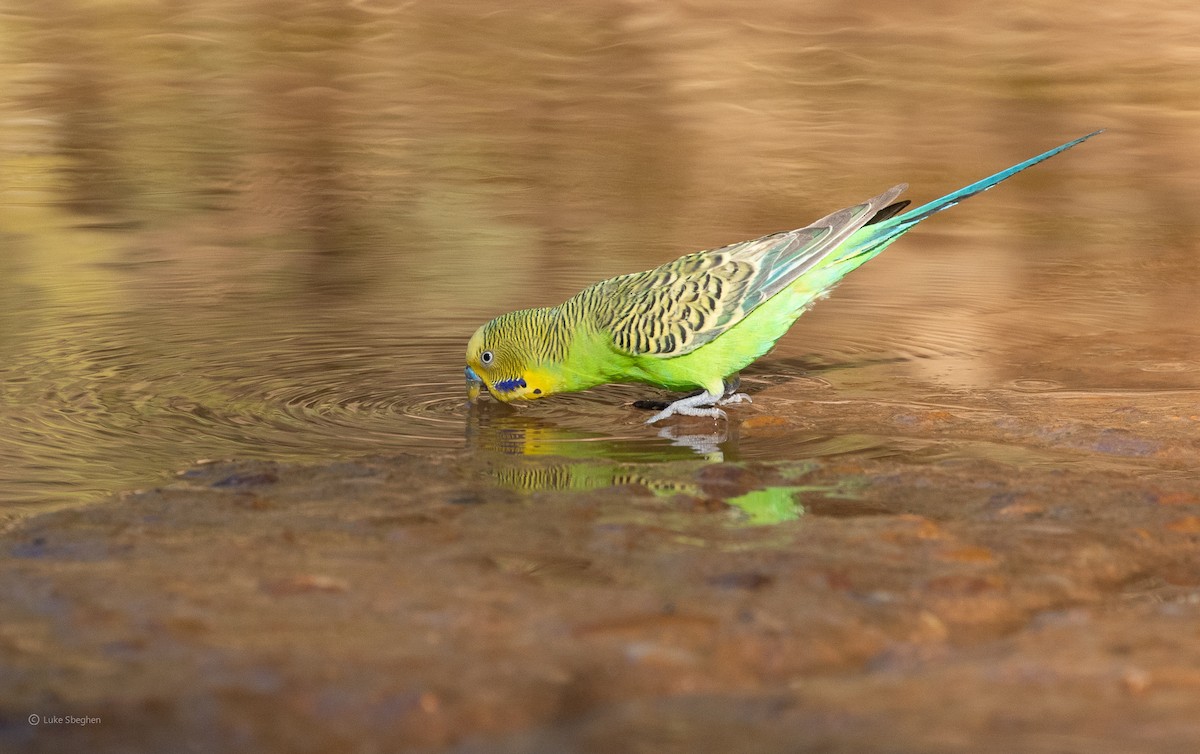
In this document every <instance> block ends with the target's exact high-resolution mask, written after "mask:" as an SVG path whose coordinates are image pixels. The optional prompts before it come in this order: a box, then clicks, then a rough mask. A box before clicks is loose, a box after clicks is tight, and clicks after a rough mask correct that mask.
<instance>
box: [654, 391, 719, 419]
mask: <svg viewBox="0 0 1200 754" xmlns="http://www.w3.org/2000/svg"><path fill="white" fill-rule="evenodd" d="M721 402H722V399H721V396H719V395H713V394H712V393H710V392H708V391H705V392H703V393H698V394H696V395H690V396H688V397H687V398H680V399H679V400H677V401H675V402H674V403H672V404H671V405H669V406H667V407H666V408H664V409H663V410H662V411H659V412H658V413H657V414H655V415H654V416H651V417H650V418H649V419H647V420H646V423H647V424H656V423H658V422H660V421H662V420H663V419H668V418H670V417H672V416H707V417H709V418H712V419H726V418H728V417H726V416H725V412H724V411H722V410H721V409H719V408H717V404H718V403H721Z"/></svg>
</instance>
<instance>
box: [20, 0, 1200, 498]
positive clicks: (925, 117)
mask: <svg viewBox="0 0 1200 754" xmlns="http://www.w3.org/2000/svg"><path fill="white" fill-rule="evenodd" d="M1159 5H1161V7H1158V8H1157V11H1158V12H1157V13H1138V14H1135V15H1130V14H1132V11H1129V12H1128V13H1127V12H1125V11H1117V10H1115V9H1114V10H1112V11H1111V12H1110V13H1107V14H1095V15H1091V16H1088V17H1085V18H1079V17H1077V16H1076V15H1075V14H1073V13H1068V12H1066V11H1064V10H1062V9H1060V8H1058V7H1057V6H1055V5H1053V4H1049V3H1045V4H1042V3H1027V4H1025V5H1023V6H1022V7H1021V9H1020V12H1018V13H1015V14H1008V13H1007V12H1002V11H1000V10H997V9H987V8H978V9H971V10H963V11H962V12H961V15H959V16H956V17H955V18H954V23H953V24H950V25H945V24H943V25H939V26H937V27H936V28H938V29H939V31H938V32H937V33H936V34H935V33H933V32H931V31H930V28H931V27H930V26H929V25H928V23H927V20H928V19H927V18H926V15H927V13H926V11H921V10H919V9H918V10H917V11H916V12H914V13H912V14H905V15H904V16H903V17H897V16H896V15H894V14H892V13H891V11H890V10H889V9H888V7H886V6H884V5H880V6H879V7H878V8H874V7H872V6H870V5H866V6H863V7H861V8H858V9H854V10H837V11H835V10H833V7H834V6H830V10H828V11H827V12H826V11H818V10H813V11H809V12H808V13H809V14H810V15H808V16H806V17H804V18H801V17H799V16H798V15H797V12H795V11H791V10H788V9H787V7H786V5H780V6H778V7H777V6H774V5H771V4H763V5H762V6H761V7H756V8H755V9H754V10H755V12H754V13H749V12H747V13H746V14H744V15H741V16H739V17H737V18H732V17H730V16H729V15H728V14H727V11H726V10H724V9H723V8H722V6H718V5H712V6H709V5H708V4H704V3H700V4H691V5H687V6H682V5H681V6H676V5H671V4H664V5H656V6H652V7H650V6H647V7H644V8H643V7H636V6H626V5H624V4H617V3H613V4H609V3H597V4H593V5H590V6H588V7H587V9H586V10H572V11H570V12H568V11H567V10H565V9H560V8H559V7H558V6H557V5H555V4H552V3H530V4H525V5H523V6H522V7H521V8H519V9H506V10H501V11H493V10H491V6H490V5H485V4H478V5H477V4H473V3H459V4H456V5H455V6H454V8H453V9H450V8H445V7H439V6H437V5H432V4H431V5H412V4H400V5H390V4H388V3H356V4H351V5H346V6H343V5H341V4H336V3H286V4H276V3H251V4H249V5H247V4H244V3H242V4H229V3H224V2H217V1H213V2H202V3H192V4H189V5H188V6H187V7H186V8H184V7H182V6H181V7H178V8H175V7H169V6H159V5H150V4H142V3H136V2H131V3H124V4H120V5H114V6H113V7H112V8H111V9H108V10H101V9H97V8H93V9H88V8H85V7H75V6H71V5H64V4H59V3H17V4H15V5H14V6H13V9H12V11H11V12H10V13H8V14H7V15H6V16H5V18H4V22H3V25H2V26H0V50H3V52H0V91H2V92H3V95H0V129H2V130H0V134H2V139H0V150H2V151H0V233H2V235H0V243H2V244H3V248H2V253H0V501H3V505H4V506H5V507H6V508H7V511H8V513H10V514H16V513H22V512H30V511H34V510H44V509H46V508H48V507H52V506H58V505H64V504H77V503H82V502H86V501H91V500H98V499H100V498H102V497H103V496H105V495H106V494H107V493H110V492H112V491H115V490H119V489H124V488H129V487H135V486H148V485H154V484H157V483H161V482H163V481H164V480H166V479H168V478H170V476H171V475H172V474H173V473H175V472H176V471H177V470H179V469H181V468H184V467H186V466H188V465H189V464H191V463H193V462H195V461H197V460H200V459H208V458H228V457H238V458H246V457H250V458H263V459H275V460H283V461H322V460H327V459H335V458H346V457H355V456H360V455H364V454H388V453H395V452H397V451H417V452H422V453H426V452H434V453H437V452H449V451H454V450H458V449H462V448H468V449H471V450H474V451H478V453H477V455H476V456H475V458H476V459H477V460H479V461H480V463H495V461H494V457H501V458H503V457H515V456H542V455H546V456H558V457H565V458H580V459H587V460H590V461H600V462H603V463H605V464H608V465H609V467H610V468H616V467H615V466H612V464H618V465H619V464H629V463H634V464H642V465H649V466H653V465H654V464H658V463H667V462H681V463H683V462H688V463H690V462H695V461H713V460H734V461H736V460H744V459H756V460H763V461H783V460H787V461H794V460H797V459H803V458H809V457H820V456H828V455H839V454H868V455H899V456H903V457H911V458H914V459H916V460H920V458H921V457H923V455H926V456H927V455H929V454H930V453H931V452H933V451H931V450H930V449H929V448H928V447H927V443H926V442H925V441H918V440H914V439H913V438H912V437H910V436H909V435H908V434H906V431H905V430H904V427H903V425H896V426H897V431H895V432H894V433H885V434H879V433H877V432H876V433H856V432H845V433H841V432H830V431H829V430H828V429H827V428H823V429H822V430H821V431H813V430H811V429H806V427H807V426H808V425H807V424H806V416H807V413H808V412H809V411H810V410H811V409H812V407H813V406H814V405H815V404H814V402H817V403H820V402H829V401H842V402H846V403H847V404H848V405H855V406H859V407H866V410H867V411H868V412H869V411H872V410H876V409H877V413H878V414H879V415H880V416H882V415H883V413H884V412H895V411H897V410H899V409H897V406H901V407H902V406H904V405H908V406H914V407H916V408H917V409H918V410H920V409H922V408H929V407H931V406H932V407H937V406H943V405H945V406H949V407H950V408H951V409H953V408H954V407H956V406H957V407H960V408H961V407H962V405H963V403H964V400H966V401H967V403H970V404H971V405H972V406H974V408H970V409H969V410H972V411H976V410H985V409H982V408H980V406H982V405H983V404H986V403H987V402H988V401H989V400H991V401H994V400H997V399H1000V398H1003V397H1004V396H1009V395H1023V396H1030V395H1041V394H1054V395H1058V396H1062V395H1067V394H1070V395H1076V396H1079V397H1080V399H1081V401H1085V400H1086V399H1088V398H1092V399H1095V400H1097V401H1109V402H1113V403H1114V405H1116V404H1128V403H1134V404H1136V403H1137V402H1138V401H1140V400H1142V398H1141V397H1142V396H1146V395H1152V396H1153V395H1163V394H1169V395H1171V396H1174V398H1173V399H1172V400H1174V402H1175V403H1177V404H1179V405H1181V406H1186V405H1187V404H1190V403H1192V402H1194V401H1195V400H1196V399H1197V398H1200V360H1198V359H1197V357H1196V353H1197V345H1200V307H1197V306H1195V304H1194V302H1195V300H1196V296H1197V293H1198V292H1200V290H1198V289H1200V282H1198V281H1200V275H1198V273H1200V256H1198V255H1197V254H1196V246H1195V240H1194V239H1195V237H1196V236H1195V229H1196V227H1197V209H1196V206H1197V205H1196V203H1195V202H1193V201H1190V200H1189V199H1187V198H1186V197H1187V196H1189V195H1194V194H1195V191H1196V189H1197V183H1198V182H1200V178H1197V176H1200V171H1198V170H1196V169H1195V168H1196V167H1197V163H1200V151H1198V150H1197V149H1196V146H1195V145H1196V144H1197V143H1200V142H1198V141H1197V140H1196V139H1195V130H1196V128H1197V120H1196V116H1195V114H1194V109H1193V108H1192V104H1191V100H1192V97H1193V94H1194V84H1195V81H1196V80H1197V73H1198V72H1200V67H1198V66H1197V64H1196V63H1195V61H1194V60H1193V58H1194V55H1192V54H1191V51H1192V47H1191V41H1190V40H1191V36H1189V35H1185V34H1181V33H1180V32H1179V30H1178V26H1177V25H1176V24H1175V23H1174V22H1172V21H1170V19H1171V18H1173V14H1174V13H1176V12H1182V9H1185V8H1186V7H1188V6H1186V5H1184V4H1174V5H1173V4H1171V3H1161V4H1159ZM929 12H932V11H929ZM751 18H752V19H753V20H752V21H751V20H748V19H751ZM985 30H986V31H987V32H988V33H987V34H983V32H984V31H985ZM1149 35H1153V37H1154V39H1155V44H1154V47H1155V49H1156V56H1157V57H1155V58H1154V59H1153V60H1151V59H1149V58H1146V57H1145V50H1146V46H1145V45H1144V44H1143V40H1144V39H1145V38H1147V36H1149ZM979 39H985V40H986V42H985V43H983V44H978V43H977V42H978V40H979ZM967 40H970V45H969V46H970V49H971V50H972V51H971V54H970V55H968V56H967V57H966V58H965V59H964V64H963V65H961V66H955V67H952V68H951V69H948V68H947V67H946V66H945V65H944V59H945V55H946V54H947V51H953V50H960V49H963V46H964V45H967V44H968V42H967ZM1089 45H1090V46H1092V47H1094V48H1103V49H1104V51H1105V55H1104V56H1097V55H1090V54H1088V53H1087V49H1090V48H1089ZM1031 50H1036V52H1031ZM1160 60H1161V61H1170V60H1173V61H1175V64H1173V65H1167V64H1166V63H1160V62H1158V61H1160ZM1113 71H1117V73H1113ZM916 103H920V105H919V106H918V105H917V104H916ZM1097 127H1107V128H1109V129H1110V130H1109V132H1108V133H1106V134H1104V135H1103V136H1101V137H1099V138H1097V139H1094V140H1092V141H1091V142H1089V143H1087V144H1085V145H1082V146H1080V147H1078V148H1076V149H1074V150H1072V151H1070V152H1068V153H1066V154H1064V155H1061V156H1059V157H1056V158H1054V159H1053V160H1052V161H1050V162H1048V163H1045V164H1043V165H1040V166H1038V167H1036V168H1034V169H1033V170H1031V171H1029V172H1028V173H1026V174H1023V175H1021V176H1019V177H1017V178H1015V179H1013V180H1012V181H1010V182H1008V183H1006V184H1004V185H1003V186H1001V187H999V188H997V189H996V190H995V191H992V192H989V193H987V194H986V195H983V196H980V197H977V198H974V199H971V200H970V201H968V202H967V203H966V204H965V205H963V206H961V207H958V208H955V209H953V210H951V211H950V212H948V213H946V214H944V215H942V216H939V217H937V218H935V219H933V220H931V221H929V222H927V223H926V224H924V225H922V227H920V228H919V229H918V230H917V231H915V232H914V233H912V234H910V235H909V236H908V237H906V238H905V239H903V240H902V241H901V242H900V243H898V244H897V245H896V246H894V247H893V248H892V249H890V250H889V251H888V252H887V253H886V254H885V255H883V256H882V257H880V258H879V259H877V260H875V261H873V262H872V263H871V264H870V265H868V266H867V267H865V268H863V269H861V270H860V271H858V272H856V273H855V274H854V275H853V276H852V277H851V279H850V280H848V281H847V282H846V283H844V284H843V285H842V286H841V287H840V288H839V289H838V290H837V291H836V292H835V293H834V295H833V296H832V297H831V298H830V300H828V301H826V302H823V303H821V304H820V305H819V306H818V307H816V309H815V310H814V311H812V312H811V313H809V314H808V315H806V316H805V317H804V318H803V319H802V320H801V322H800V323H799V324H798V326H797V327H796V328H795V329H794V330H793V332H792V333H791V334H789V335H788V336H787V337H786V338H785V339H784V340H783V341H782V342H781V343H780V344H779V347H778V348H777V349H776V350H775V351H774V352H773V353H772V354H771V355H769V356H768V357H767V358H764V359H763V360H762V361H761V362H760V363H759V364H758V365H756V366H754V367H753V368H751V369H750V370H748V371H747V373H746V374H745V385H746V387H747V389H748V390H749V391H750V392H751V393H752V394H754V395H756V397H757V398H758V401H757V403H756V404H755V406H754V407H753V408H746V409H744V410H738V409H735V410H734V422H732V423H731V424H730V425H729V426H728V427H723V426H722V427H714V426H692V425H688V426H687V427H676V428H668V429H665V430H664V429H659V428H652V427H646V426H643V424H642V421H644V418H645V416H646V414H645V413H644V412H641V411H638V410H636V409H634V408H632V406H631V404H632V402H633V401H635V400H638V399H640V398H647V397H648V398H656V399H662V398H663V397H664V394H663V393H662V392H661V391H655V390H653V389H648V388H647V389H643V388H638V387H630V386H623V387H610V388H601V389H597V390H594V391H589V392H587V393H583V394H578V395H572V396H563V397H555V398H552V399H549V400H545V401H541V402H538V403H536V404H531V405H528V406H522V407H520V408H518V409H516V410H506V409H504V408H503V407H499V406H496V405H489V404H487V403H486V402H485V404H483V405H481V406H479V407H478V408H477V409H475V410H473V411H471V410H468V408H467V406H465V404H464V401H463V386H462V379H461V369H462V351H463V347H464V343H465V340H466V338H467V337H468V336H469V335H470V333H471V332H472V330H473V329H474V328H475V327H476V326H477V325H478V324H480V323H481V322H483V321H484V320H486V319H488V318H489V317H491V316H493V315H495V314H498V313H501V312H504V311H507V310H510V309H514V308H521V307H525V306H533V305H545V304H552V303H556V302H558V301H561V300H562V299H564V298H566V297H567V296H569V295H571V294H572V293H574V292H575V291H576V290H578V289H579V288H581V287H583V286H584V285H587V284H589V283H591V282H593V281H595V280H598V279H601V278H604V277H607V276H610V275H614V274H619V273H623V272H630V271H636V270H640V269H645V268H648V267H651V266H654V265H656V264H659V263H661V262H664V261H667V260H669V259H672V258H674V257H676V256H678V255H680V254H683V253H686V252H689V251H693V250H695V249H699V248H706V247H712V246H717V245H722V244H725V243H730V242H734V241H738V240H742V239H746V238H751V237H754V236H757V235H761V234H763V233H767V232H771V231H775V230H779V229H784V228H789V227H795V226H798V225H803V224H805V223H807V222H809V221H811V220H813V219H815V218H816V217H819V216H821V215H824V214H826V213H828V212H829V211H832V210H834V209H837V208H839V207H842V206H845V205H848V204H851V203H854V202H856V201H858V200H860V199H862V198H864V197H866V196H871V195H873V194H875V193H877V192H878V191H879V190H881V189H882V188H884V187H886V186H888V185H891V184H893V183H896V182H899V181H901V180H905V181H908V182H910V183H911V184H912V188H911V189H910V191H909V194H908V195H909V196H910V197H912V198H915V199H917V200H922V199H927V198H931V197H933V196H934V195H937V194H940V193H944V192H946V191H949V190H951V189H954V188H957V187H958V186H960V185H963V184H964V183H967V182H969V181H972V180H974V179H976V178H979V177H981V176H983V175H986V174H988V173H990V172H993V171H994V170H997V169H1000V168H1002V167H1005V166H1007V165H1009V164H1012V163H1014V162H1016V161H1018V160H1020V159H1023V158H1025V157H1028V156H1031V155H1033V154H1035V153H1037V152H1040V151H1042V150H1044V149H1046V148H1048V147H1051V146H1053V145H1055V144H1058V143H1060V142H1062V141H1065V140H1067V139H1069V138H1072V137H1074V136H1077V135H1080V134H1082V133H1085V132H1088V131H1090V130H1093V129H1095V128H1097ZM1055 406H1056V411H1059V412H1061V413H1060V414H1056V415H1055V416H1054V417H1047V421H1048V422H1049V421H1050V420H1051V419H1053V420H1055V421H1069V420H1071V419H1072V418H1073V408H1072V404H1071V403H1070V402H1069V401H1068V402H1061V401H1060V402H1058V403H1056V404H1055ZM872 407H875V408H872ZM1185 413H1186V411H1185ZM889 415H890V414H889ZM755 416H768V417H778V418H780V419H782V420H783V423H784V425H786V427H787V429H786V431H775V432H752V431H741V428H740V422H741V420H743V419H745V418H747V417H755ZM1027 445H1028V443H1025V442H1024V441H1021V440H1018V441H1013V440H1012V439H1011V438H1006V437H1004V436H1002V435H1001V434H1000V433H997V434H996V436H995V437H977V438H974V439H973V440H972V441H971V442H969V443H968V442H966V441H961V442H955V441H948V442H946V443H945V444H944V445H943V446H941V447H939V449H937V451H936V455H937V457H939V458H953V457H955V456H956V455H962V456H967V457H978V456H989V455H992V456H995V457H999V458H1004V459H1010V460H1011V459H1022V460H1020V463H1033V464H1039V463H1055V462H1058V461H1057V460H1056V459H1055V458H1054V457H1048V456H1045V455H1044V454H1039V453H1037V452H1033V451H1031V450H1029V448H1028V447H1027ZM489 459H491V460H489ZM1059 460H1061V459H1059ZM513 468H514V469H516V471H514V472H512V473H510V474H509V476H510V477H511V476H513V474H516V476H520V474H519V473H517V472H519V470H520V469H519V467H513ZM612 473H616V472H612ZM502 476H503V475H502ZM534 486H536V485H534Z"/></svg>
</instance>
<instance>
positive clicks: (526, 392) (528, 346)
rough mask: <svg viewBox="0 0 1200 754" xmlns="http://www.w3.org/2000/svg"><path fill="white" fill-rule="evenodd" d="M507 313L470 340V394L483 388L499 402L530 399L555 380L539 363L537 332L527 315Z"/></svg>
mask: <svg viewBox="0 0 1200 754" xmlns="http://www.w3.org/2000/svg"><path fill="white" fill-rule="evenodd" d="M519 314H522V312H514V313H513V314H506V315H504V316H503V317H497V318H496V319H493V320H492V321H491V322H488V323H487V324H486V325H484V326H483V327H480V328H479V329H478V330H476V331H475V334H474V335H472V336H471V340H470V341H468V342H467V368H466V370H465V371H466V376H467V396H468V398H470V400H471V401H472V402H474V401H475V400H476V399H477V398H478V397H479V394H480V392H482V390H483V389H484V388H487V391H488V392H489V393H491V394H492V397H493V398H495V399H496V400H498V401H502V402H504V403H508V402H509V401H520V400H531V399H533V398H541V397H544V396H546V395H549V394H550V393H551V392H552V387H553V381H552V380H551V379H550V377H549V375H548V374H547V373H546V370H545V369H544V367H542V366H541V365H540V362H541V361H542V359H541V358H540V357H539V353H538V345H539V341H538V339H537V338H536V333H535V332H531V331H530V327H529V325H530V322H529V321H528V318H524V317H517V316H514V315H519Z"/></svg>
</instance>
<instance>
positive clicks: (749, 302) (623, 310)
mask: <svg viewBox="0 0 1200 754" xmlns="http://www.w3.org/2000/svg"><path fill="white" fill-rule="evenodd" d="M905 188H907V186H906V185H904V184H901V185H899V186H896V187H894V188H892V189H889V190H888V191H886V192H884V193H883V194H880V195H879V196H877V197H875V198H874V199H871V200H869V201H866V202H863V203H862V204H858V205H855V206H853V207H848V208H847V209H843V210H841V211H839V212H835V213H833V214H832V215H829V216H828V217H824V218H822V219H820V220H818V221H817V222H815V223H813V224H812V225H809V226H807V227H804V228H799V229H797V230H791V231H787V232H784V233H775V234H772V235H769V236H763V237H762V238H758V239H755V240H753V241H744V242H742V243H738V244H733V245H732V246H725V247H722V248H720V249H712V250H709V251H700V252H696V253H695V254H689V255H687V256H685V257H681V258H679V259H676V260H675V261H674V262H668V263H667V264H664V265H663V266H661V267H657V268H655V269H653V270H649V271H647V272H639V273H635V274H632V275H622V276H621V277H616V278H612V279H611V280H605V281H603V282H601V283H597V284H596V285H594V286H592V287H591V288H588V289H587V290H585V291H583V292H582V293H580V294H579V296H577V297H576V299H580V300H579V301H577V302H568V304H570V303H579V304H583V305H585V306H587V305H588V304H590V305H591V306H590V307H588V308H591V309H592V310H593V311H594V312H595V315H596V321H597V324H598V325H599V326H600V327H602V328H603V329H605V330H606V331H608V332H609V333H610V334H611V335H612V338H613V343H614V344H615V345H616V347H617V348H618V349H620V350H621V351H623V352H625V353H628V354H630V355H636V356H641V355H653V356H660V357H663V358H669V357H673V356H682V355H683V354H686V353H689V352H691V351H694V350H696V349H697V348H699V347H701V346H703V345H704V344H705V343H708V342H709V341H711V340H713V339H714V338H716V337H717V336H719V335H720V334H721V333H723V332H725V331H726V330H728V329H729V328H731V327H733V326H734V325H736V324H737V323H738V322H740V321H742V319H744V318H745V317H746V315H747V314H749V313H750V312H752V311H754V309H755V308H756V307H757V306H758V305H759V304H761V303H763V302H764V301H766V300H767V299H769V298H771V297H772V296H774V295H775V294H776V293H779V292H780V291H782V290H783V289H785V288H787V287H788V286H789V285H791V284H792V283H793V282H795V281H796V280H797V279H798V278H799V277H800V276H801V275H803V274H804V273H805V272H807V271H809V270H811V269H812V268H813V267H815V266H816V265H817V264H818V263H820V262H821V260H823V259H824V258H825V257H826V256H828V255H829V254H831V253H832V252H834V251H835V250H836V249H837V248H838V247H839V246H840V245H841V244H842V242H843V241H845V240H846V239H847V238H849V237H850V235H851V234H853V233H854V232H855V231H856V230H858V229H859V228H861V227H862V226H864V225H866V224H867V223H869V222H871V221H872V219H873V218H875V216H876V213H879V212H880V211H881V210H883V209H884V208H885V207H887V205H888V204H889V203H890V202H891V201H892V200H893V199H895V198H896V196H897V195H898V194H899V193H900V192H901V191H903V190H904V189H905Z"/></svg>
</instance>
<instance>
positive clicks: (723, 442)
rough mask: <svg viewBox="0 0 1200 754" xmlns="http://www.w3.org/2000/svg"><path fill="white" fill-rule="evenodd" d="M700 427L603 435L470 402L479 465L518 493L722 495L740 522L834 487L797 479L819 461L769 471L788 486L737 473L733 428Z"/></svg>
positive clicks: (772, 517)
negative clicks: (634, 489)
mask: <svg viewBox="0 0 1200 754" xmlns="http://www.w3.org/2000/svg"><path fill="white" fill-rule="evenodd" d="M700 426H701V425H700V424H699V423H694V424H693V423H689V424H684V425H682V426H678V425H673V426H668V427H665V428H660V429H657V430H656V429H654V428H648V427H644V426H643V425H640V424H638V425H631V426H620V427H617V428H616V429H617V430H618V432H614V434H613V435H605V434H603V433H601V432H599V431H595V430H587V429H583V428H577V427H570V426H564V423H561V422H560V421H557V420H555V419H547V418H544V417H541V416H529V415H525V414H523V413H520V412H518V411H514V410H512V409H510V408H509V407H506V406H498V405H496V404H492V403H487V402H485V403H480V404H478V405H476V406H474V407H473V408H472V410H471V412H470V415H469V416H468V421H467V429H466V439H467V447H468V448H469V449H471V450H472V451H474V452H475V453H477V454H478V455H479V456H480V459H481V461H485V462H484V463H481V464H480V466H481V468H483V469H485V472H484V473H485V474H486V476H487V480H488V482H489V483H491V484H494V485H495V486H497V487H499V488H502V489H506V490H515V491H518V492H545V491H560V492H561V491H573V492H584V491H588V490H598V489H604V488H608V487H617V486H623V485H636V486H639V487H642V488H644V489H646V490H648V491H649V492H650V493H651V494H653V495H654V496H656V497H662V498H668V497H672V496H674V495H688V496H692V497H696V498H700V499H718V500H721V501H722V502H724V503H726V504H727V505H729V506H731V507H732V508H734V509H736V511H737V516H736V521H737V522H738V523H743V524H774V523H779V522H782V521H789V520H794V519H797V518H799V517H800V516H802V515H803V514H804V506H803V505H801V504H800V503H799V502H798V498H799V497H800V494H801V493H806V492H807V493H821V494H829V493H831V492H836V491H835V490H832V488H830V487H828V486H820V485H804V484H796V483H794V481H800V477H803V476H804V475H805V474H806V473H808V472H809V471H811V470H812V469H813V468H814V467H815V464H812V463H806V462H802V461H799V462H791V463H789V464H787V465H786V467H784V466H779V470H778V473H776V472H772V473H769V474H766V475H765V478H767V479H772V480H773V481H774V480H776V479H777V480H778V481H782V482H785V483H784V484H768V483H766V482H765V481H763V480H764V475H760V474H757V473H748V474H739V473H738V470H739V469H741V468H742V467H743V465H742V464H740V463H738V462H737V460H736V459H737V457H738V453H737V436H736V434H737V432H736V426H733V427H730V426H727V425H726V423H725V422H721V423H719V424H718V425H714V430H713V432H711V433H701V432H699V431H697V430H698V429H699V428H700ZM619 430H627V431H628V434H621V433H619ZM714 479H718V480H719V483H714ZM731 479H733V480H735V481H734V482H732V483H731V482H730V480H731Z"/></svg>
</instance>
